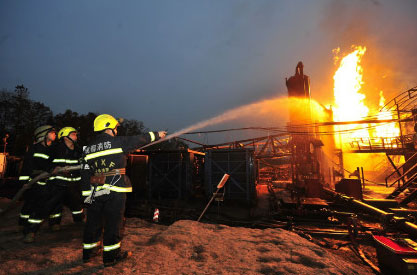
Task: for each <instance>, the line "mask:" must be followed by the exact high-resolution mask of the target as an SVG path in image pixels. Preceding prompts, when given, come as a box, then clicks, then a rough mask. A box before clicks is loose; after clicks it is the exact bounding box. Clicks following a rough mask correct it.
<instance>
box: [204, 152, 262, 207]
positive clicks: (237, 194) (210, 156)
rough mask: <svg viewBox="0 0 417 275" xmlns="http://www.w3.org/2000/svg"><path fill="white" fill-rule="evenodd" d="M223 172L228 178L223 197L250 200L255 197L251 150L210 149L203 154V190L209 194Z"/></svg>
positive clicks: (212, 191)
mask: <svg viewBox="0 0 417 275" xmlns="http://www.w3.org/2000/svg"><path fill="white" fill-rule="evenodd" d="M224 174H229V175H230V178H229V180H228V182H227V183H226V185H225V187H224V188H225V198H226V199H229V200H244V201H247V202H252V201H253V200H254V199H255V198H256V181H255V179H256V177H255V166H254V158H253V150H250V149H230V150H210V151H208V152H207V153H206V156H205V190H206V193H207V194H206V195H207V196H211V195H212V194H213V193H214V192H215V191H216V189H217V188H216V186H217V184H218V183H219V181H220V180H221V178H222V177H223V175H224Z"/></svg>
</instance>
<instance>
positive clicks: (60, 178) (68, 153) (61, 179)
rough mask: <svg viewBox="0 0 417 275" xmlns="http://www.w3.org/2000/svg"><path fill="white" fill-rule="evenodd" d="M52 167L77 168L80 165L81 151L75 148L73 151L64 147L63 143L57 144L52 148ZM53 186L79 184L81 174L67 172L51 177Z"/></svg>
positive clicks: (77, 171)
mask: <svg viewBox="0 0 417 275" xmlns="http://www.w3.org/2000/svg"><path fill="white" fill-rule="evenodd" d="M51 151H52V153H51V157H52V160H51V162H52V167H53V168H55V167H63V166H77V165H79V164H80V159H81V150H80V149H78V147H77V146H75V148H74V149H73V150H71V149H70V148H68V147H67V145H65V142H64V141H61V142H59V143H58V144H56V145H55V146H54V147H53V148H52V150H51ZM49 181H52V183H53V184H56V185H60V186H68V185H69V184H74V185H75V184H80V182H81V174H80V171H79V170H72V171H68V172H66V173H64V174H60V175H53V176H51V177H50V178H49Z"/></svg>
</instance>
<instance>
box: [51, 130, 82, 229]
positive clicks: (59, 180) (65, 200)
mask: <svg viewBox="0 0 417 275" xmlns="http://www.w3.org/2000/svg"><path fill="white" fill-rule="evenodd" d="M77 139H78V133H77V130H76V129H75V128H73V127H64V128H62V129H61V130H59V132H58V140H59V142H58V143H57V144H56V145H55V146H54V147H53V150H52V167H53V169H56V168H57V167H63V166H67V167H68V166H77V165H79V164H80V158H81V153H82V151H81V149H80V147H79V146H78V144H77ZM49 180H50V181H51V182H52V184H53V189H54V192H53V196H51V197H50V198H49V199H48V202H47V208H48V209H49V212H50V213H49V223H50V225H51V227H52V230H53V231H57V230H59V229H60V227H59V224H60V223H61V218H62V208H63V205H66V206H67V207H68V208H69V209H70V210H71V213H72V217H73V220H74V222H82V220H83V217H84V215H83V203H82V199H81V186H80V185H81V175H80V171H79V170H71V172H67V173H65V174H60V175H54V176H52V177H50V179H49ZM46 211H48V210H46Z"/></svg>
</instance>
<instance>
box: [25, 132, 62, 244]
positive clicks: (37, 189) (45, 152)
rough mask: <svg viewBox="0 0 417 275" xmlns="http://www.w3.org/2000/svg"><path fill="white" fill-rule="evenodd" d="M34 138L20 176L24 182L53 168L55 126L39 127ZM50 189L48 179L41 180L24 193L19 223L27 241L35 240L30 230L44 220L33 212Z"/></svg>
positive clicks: (41, 203)
mask: <svg viewBox="0 0 417 275" xmlns="http://www.w3.org/2000/svg"><path fill="white" fill-rule="evenodd" d="M34 138H35V140H34V144H33V146H32V147H31V148H30V149H29V151H28V152H27V153H26V155H25V159H24V162H23V167H22V173H21V175H20V176H19V180H20V181H21V182H23V183H24V184H26V183H28V182H29V181H30V180H31V179H32V178H34V177H36V176H37V175H39V174H41V173H42V172H49V171H50V169H51V147H52V146H51V145H52V143H53V142H54V141H55V139H56V131H55V129H54V127H52V126H51V125H44V126H41V127H38V128H37V129H36V130H35V133H34ZM48 189H49V186H48V184H47V180H40V181H38V182H37V183H36V184H35V185H33V186H32V188H30V189H29V190H27V191H26V192H25V194H24V199H25V203H24V205H23V207H22V209H21V212H20V217H19V224H20V225H22V226H24V230H23V233H24V234H25V238H24V241H25V242H33V240H34V233H32V232H31V231H30V227H31V226H32V225H34V224H38V223H39V224H40V222H42V221H40V220H39V219H37V218H35V217H34V216H33V212H34V211H36V210H37V209H39V208H40V207H41V205H43V198H44V196H45V194H47V193H48Z"/></svg>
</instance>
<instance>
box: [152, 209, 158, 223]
mask: <svg viewBox="0 0 417 275" xmlns="http://www.w3.org/2000/svg"><path fill="white" fill-rule="evenodd" d="M153 221H154V222H158V221H159V209H158V208H155V211H154V212H153Z"/></svg>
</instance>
